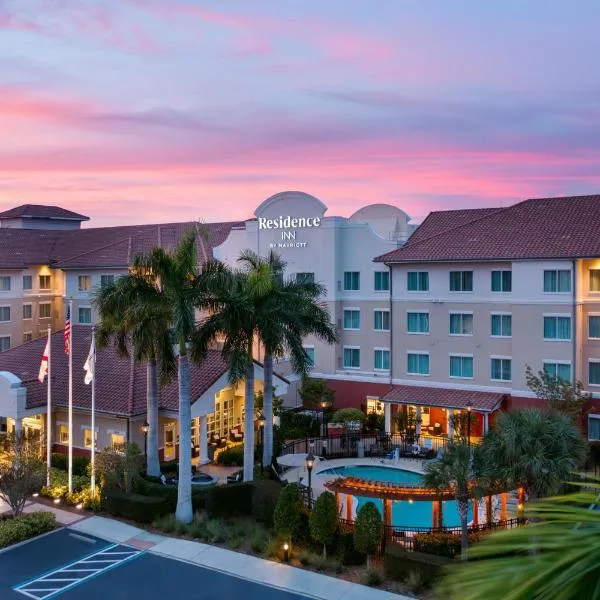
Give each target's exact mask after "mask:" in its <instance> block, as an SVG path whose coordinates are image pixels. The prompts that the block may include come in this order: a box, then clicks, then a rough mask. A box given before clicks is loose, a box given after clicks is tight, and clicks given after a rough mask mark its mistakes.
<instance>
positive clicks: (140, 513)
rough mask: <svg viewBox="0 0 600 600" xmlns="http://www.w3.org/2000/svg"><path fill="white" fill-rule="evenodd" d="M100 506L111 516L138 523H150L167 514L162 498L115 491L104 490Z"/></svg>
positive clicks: (166, 507)
mask: <svg viewBox="0 0 600 600" xmlns="http://www.w3.org/2000/svg"><path fill="white" fill-rule="evenodd" d="M102 505H103V507H104V508H105V509H106V511H107V512H109V513H110V514H112V515H116V516H118V517H125V518H127V519H132V520H133V521H138V522H139V523H152V522H153V521H154V520H155V519H157V518H158V517H160V516H162V515H164V514H166V513H167V512H168V506H167V503H166V501H165V499H164V498H158V497H156V496H142V495H141V494H124V493H123V492H118V491H115V490H104V495H103V498H102Z"/></svg>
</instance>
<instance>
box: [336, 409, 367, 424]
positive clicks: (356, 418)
mask: <svg viewBox="0 0 600 600" xmlns="http://www.w3.org/2000/svg"><path fill="white" fill-rule="evenodd" d="M365 418H366V415H365V413H364V412H363V411H362V410H360V409H359V408H340V409H339V410H336V411H335V412H334V413H333V416H332V417H331V422H332V423H341V424H342V425H345V426H346V427H354V426H355V425H356V424H358V425H361V424H362V423H363V421H364V420H365Z"/></svg>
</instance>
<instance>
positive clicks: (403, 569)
mask: <svg viewBox="0 0 600 600" xmlns="http://www.w3.org/2000/svg"><path fill="white" fill-rule="evenodd" d="M383 562H384V566H385V573H386V575H387V577H388V578H389V579H394V580H396V581H404V580H405V579H406V578H407V577H408V576H410V574H411V573H412V572H415V571H416V572H419V573H421V574H422V576H423V577H424V579H425V582H426V583H427V584H428V585H433V583H435V580H436V579H437V578H439V576H440V573H441V570H442V569H443V567H444V566H446V565H448V564H450V563H451V562H452V559H450V558H446V557H444V556H435V555H433V554H423V553H421V552H411V551H409V550H406V549H405V548H402V546H399V545H397V544H388V545H387V546H386V549H385V553H384V556H383ZM412 577H416V575H413V576H412Z"/></svg>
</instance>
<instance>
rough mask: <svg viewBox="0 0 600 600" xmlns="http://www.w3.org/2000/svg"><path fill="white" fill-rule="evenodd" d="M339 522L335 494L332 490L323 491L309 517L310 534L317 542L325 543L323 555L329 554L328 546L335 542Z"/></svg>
mask: <svg viewBox="0 0 600 600" xmlns="http://www.w3.org/2000/svg"><path fill="white" fill-rule="evenodd" d="M338 522H339V521H338V511H337V505H336V502H335V496H334V495H333V494H332V493H331V492H323V493H322V494H321V495H320V496H319V497H318V498H317V501H316V502H315V505H314V506H313V508H312V511H311V513H310V518H309V527H310V536H311V537H312V539H313V540H315V542H318V543H319V544H323V556H326V555H327V550H326V549H327V546H328V545H329V544H331V542H333V537H334V535H335V532H336V531H337V528H338Z"/></svg>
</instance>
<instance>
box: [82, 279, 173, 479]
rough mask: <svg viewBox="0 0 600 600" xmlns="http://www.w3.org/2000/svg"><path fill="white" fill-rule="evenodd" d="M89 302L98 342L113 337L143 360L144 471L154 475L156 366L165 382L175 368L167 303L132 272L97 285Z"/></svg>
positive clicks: (123, 351)
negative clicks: (96, 318)
mask: <svg viewBox="0 0 600 600" xmlns="http://www.w3.org/2000/svg"><path fill="white" fill-rule="evenodd" d="M93 302H94V305H95V306H96V308H97V310H98V312H99V314H100V324H99V326H98V329H97V334H98V335H97V339H98V345H99V346H106V345H108V343H109V341H110V340H113V341H114V344H115V346H116V348H117V351H118V352H119V354H121V355H122V356H129V355H130V349H131V350H132V351H133V356H134V359H135V360H136V361H145V362H146V412H147V415H146V419H147V421H148V434H147V435H148V438H147V452H146V472H147V473H148V475H152V476H154V477H158V476H160V463H159V458H158V380H159V370H160V379H161V383H166V382H168V381H169V380H170V379H171V378H172V377H173V375H174V374H175V372H176V362H175V356H174V353H173V345H172V343H171V339H170V334H169V328H170V324H171V311H170V307H169V306H166V305H165V304H164V302H163V301H162V299H161V297H160V294H159V293H158V291H157V289H156V288H155V286H153V285H151V284H149V283H148V282H147V281H146V279H145V278H143V277H140V276H139V275H137V274H136V273H135V272H131V273H130V274H128V275H125V276H123V277H120V278H119V279H117V280H116V281H115V282H114V283H112V284H110V285H107V286H103V287H102V288H100V289H99V290H98V291H97V292H96V293H95V294H94V300H93Z"/></svg>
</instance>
